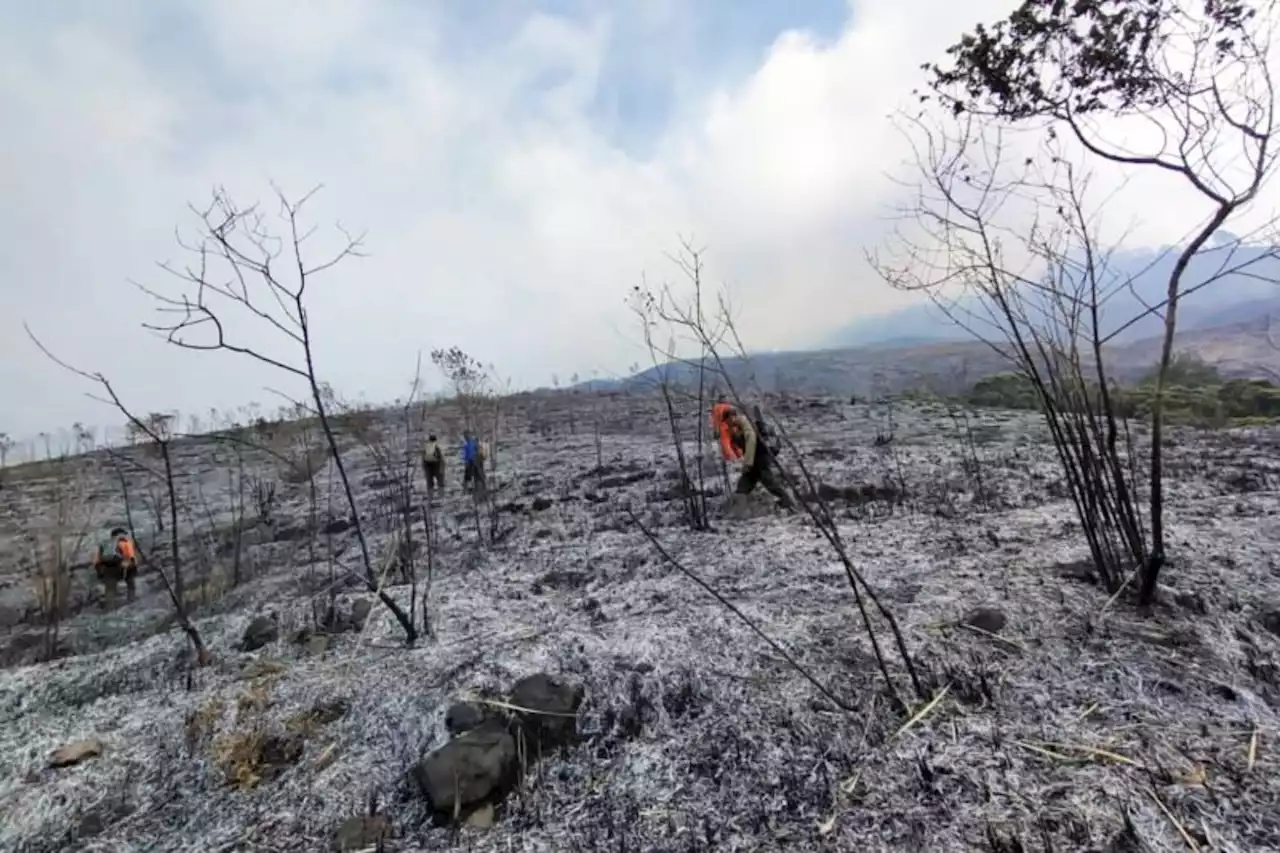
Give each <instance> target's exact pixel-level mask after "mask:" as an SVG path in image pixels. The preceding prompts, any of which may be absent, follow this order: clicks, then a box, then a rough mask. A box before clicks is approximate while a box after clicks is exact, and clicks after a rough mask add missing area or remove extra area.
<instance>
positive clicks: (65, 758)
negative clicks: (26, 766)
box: [49, 737, 103, 767]
mask: <svg viewBox="0 0 1280 853" xmlns="http://www.w3.org/2000/svg"><path fill="white" fill-rule="evenodd" d="M102 749H103V745H102V741H100V740H98V739H97V738H96V737H91V738H85V739H83V740H77V741H73V742H72V743H69V744H67V745H66V746H60V747H58V748H57V749H55V750H54V751H53V754H52V755H51V756H49V766H50V767H71V766H72V765H75V764H79V763H80V762H81V761H84V760H85V759H88V758H96V757H97V756H99V755H101V754H102Z"/></svg>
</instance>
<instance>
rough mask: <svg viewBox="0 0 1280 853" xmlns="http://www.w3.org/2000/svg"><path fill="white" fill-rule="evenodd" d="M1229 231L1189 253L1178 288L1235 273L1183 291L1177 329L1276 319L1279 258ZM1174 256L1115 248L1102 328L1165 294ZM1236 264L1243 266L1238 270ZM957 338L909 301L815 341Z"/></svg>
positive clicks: (1155, 318) (1144, 323)
mask: <svg viewBox="0 0 1280 853" xmlns="http://www.w3.org/2000/svg"><path fill="white" fill-rule="evenodd" d="M1230 239H1233V238H1229V235H1224V238H1223V240H1221V241H1220V243H1219V245H1218V246H1217V247H1215V248H1211V249H1207V250H1205V251H1203V252H1201V253H1200V254H1198V255H1196V256H1195V257H1194V258H1193V259H1192V261H1191V264H1190V266H1189V267H1188V268H1187V272H1186V273H1185V276H1184V278H1183V285H1182V288H1183V290H1184V291H1187V290H1191V289H1192V288H1194V287H1196V286H1198V285H1201V284H1203V283H1204V282H1206V281H1209V280H1210V279H1212V278H1213V277H1214V276H1215V275H1217V274H1218V273H1219V272H1220V271H1221V270H1223V269H1234V270H1240V271H1238V272H1233V273H1230V274H1224V275H1223V276H1222V277H1221V278H1220V279H1219V280H1217V281H1213V282H1212V283H1211V284H1208V285H1207V286H1205V287H1203V288H1202V289H1200V290H1196V291H1194V292H1192V293H1188V294H1187V295H1186V296H1184V297H1183V298H1182V299H1180V300H1179V302H1178V316H1179V320H1178V325H1179V328H1182V329H1196V328H1208V327H1212V326H1221V325H1226V324H1229V323H1237V322H1245V321H1248V320H1251V319H1254V318H1256V317H1258V316H1261V315H1262V314H1271V315H1274V316H1277V317H1280V258H1278V257H1276V255H1275V252H1276V250H1275V249H1274V248H1272V247H1270V246H1251V245H1244V246H1238V245H1231V244H1230V242H1229V240H1230ZM1175 261H1176V258H1175V256H1174V253H1173V252H1172V251H1169V250H1167V249H1166V250H1161V251H1128V252H1123V251H1122V252H1116V253H1114V254H1113V255H1112V257H1111V259H1110V262H1109V269H1110V270H1111V272H1112V274H1114V275H1115V276H1117V278H1118V279H1119V280H1125V279H1129V280H1131V286H1130V287H1129V288H1125V289H1121V290H1120V291H1119V292H1117V293H1115V294H1114V295H1112V296H1111V297H1110V298H1108V300H1107V302H1106V304H1105V305H1104V306H1103V310H1102V326H1103V328H1104V329H1105V330H1107V331H1108V332H1110V331H1111V330H1115V329H1118V328H1119V327H1120V326H1122V325H1123V324H1124V323H1125V322H1127V321H1128V320H1130V319H1131V318H1133V317H1135V316H1137V315H1139V314H1141V313H1142V312H1143V311H1144V310H1146V308H1147V307H1148V306H1153V305H1159V304H1161V303H1162V302H1163V300H1164V298H1165V291H1166V289H1167V287H1168V282H1169V276H1170V274H1171V273H1172V271H1173V265H1174V263H1175ZM1242 268H1243V269H1242ZM959 307H960V309H961V310H962V311H964V310H966V309H967V310H971V311H976V312H977V313H978V314H979V316H986V312H985V310H984V309H982V308H981V307H980V305H979V303H978V302H977V300H974V299H972V298H966V299H961V300H960V302H959ZM1162 328H1163V320H1162V319H1161V315H1160V314H1148V315H1147V316H1145V317H1143V318H1142V319H1141V320H1139V321H1137V322H1135V323H1133V324H1132V325H1131V326H1128V327H1127V328H1125V329H1124V331H1122V332H1120V333H1119V334H1118V335H1116V338H1115V340H1116V342H1117V343H1127V342H1131V341H1137V340H1141V339H1142V338H1146V337H1150V336H1153V335H1158V334H1160V333H1161V331H1162ZM898 339H903V340H916V341H921V342H923V341H924V340H932V341H937V342H942V341H961V340H969V339H970V335H969V333H968V332H966V331H965V330H964V329H962V328H960V327H958V326H957V325H956V324H955V323H954V322H952V320H951V319H950V318H949V317H947V316H946V314H945V313H944V312H943V311H942V310H941V309H940V308H938V307H937V306H936V305H934V304H933V303H931V302H925V303H923V304H919V305H911V306H908V307H906V308H901V309H899V310H897V311H890V312H887V313H885V314H880V315H877V316H872V317H859V318H858V319H856V320H854V321H852V322H850V323H849V324H847V325H845V326H843V327H842V328H840V329H838V330H837V331H836V332H835V333H833V334H831V335H829V336H827V337H825V338H824V339H822V340H820V341H817V342H816V343H817V345H818V346H821V347H852V346H871V345H886V344H889V343H891V342H893V341H895V340H898Z"/></svg>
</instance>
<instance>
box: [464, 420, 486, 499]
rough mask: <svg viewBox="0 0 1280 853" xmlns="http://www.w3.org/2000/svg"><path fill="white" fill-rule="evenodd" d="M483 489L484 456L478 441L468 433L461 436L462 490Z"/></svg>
mask: <svg viewBox="0 0 1280 853" xmlns="http://www.w3.org/2000/svg"><path fill="white" fill-rule="evenodd" d="M468 487H478V488H481V489H483V488H484V454H483V453H482V452H481V450H480V441H479V439H477V438H476V437H475V436H474V435H472V434H471V432H470V431H467V432H464V433H463V434H462V488H463V491H466V490H467V488H468Z"/></svg>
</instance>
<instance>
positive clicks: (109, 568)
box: [93, 527, 138, 609]
mask: <svg viewBox="0 0 1280 853" xmlns="http://www.w3.org/2000/svg"><path fill="white" fill-rule="evenodd" d="M93 569H94V571H95V572H96V573H97V575H98V580H100V581H102V587H103V606H104V607H105V608H106V609H111V608H112V607H113V606H114V605H115V602H116V595H117V592H118V589H119V584H120V581H122V580H123V581H124V584H125V590H126V595H127V596H128V600H129V601H130V602H132V601H133V600H134V596H135V593H136V589H135V585H134V579H135V578H136V577H137V575H138V547H137V545H136V544H135V543H134V541H133V538H132V537H131V536H129V531H127V530H125V529H124V528H123V527H113V528H111V533H110V534H108V536H107V538H106V539H104V540H103V541H102V542H100V543H99V544H98V548H97V550H96V551H94V554H93Z"/></svg>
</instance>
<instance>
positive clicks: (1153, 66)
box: [896, 0, 1277, 603]
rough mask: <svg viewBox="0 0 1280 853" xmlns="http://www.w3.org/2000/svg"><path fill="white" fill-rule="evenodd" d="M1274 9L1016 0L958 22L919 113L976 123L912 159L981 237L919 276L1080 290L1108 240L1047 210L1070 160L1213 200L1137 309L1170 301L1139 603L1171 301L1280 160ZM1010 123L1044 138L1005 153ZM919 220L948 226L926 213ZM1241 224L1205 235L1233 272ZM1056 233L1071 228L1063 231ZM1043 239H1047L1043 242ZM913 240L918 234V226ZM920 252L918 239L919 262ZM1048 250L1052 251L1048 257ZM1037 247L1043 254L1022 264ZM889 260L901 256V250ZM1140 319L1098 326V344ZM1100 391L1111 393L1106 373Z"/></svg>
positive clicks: (1156, 476) (947, 213)
mask: <svg viewBox="0 0 1280 853" xmlns="http://www.w3.org/2000/svg"><path fill="white" fill-rule="evenodd" d="M1275 23H1276V16H1275V5H1274V3H1273V2H1264V3H1261V4H1251V3H1246V2H1243V0H1214V2H1203V3H1202V2H1197V0H1154V2H1150V3H1127V2H1121V0H1097V1H1096V2H1089V3H1075V4H1068V3H1060V2H1056V0H1024V2H1023V3H1022V4H1021V5H1020V6H1019V8H1018V9H1017V10H1016V11H1014V12H1013V13H1012V14H1011V15H1009V17H1008V18H1006V19H1004V20H1002V21H999V22H998V23H996V24H994V25H992V26H984V25H979V26H977V27H975V29H974V30H973V32H971V33H967V34H965V35H964V36H962V37H961V39H960V40H959V41H958V42H956V44H955V45H954V46H952V47H951V48H950V49H949V50H948V58H947V60H946V67H943V66H942V65H932V66H927V73H928V76H929V80H928V87H927V88H928V90H927V92H926V93H924V94H921V95H920V101H921V103H922V105H923V109H922V111H921V114H920V115H919V116H917V117H915V118H914V119H913V121H914V122H915V126H916V128H917V129H919V128H920V127H921V126H925V127H926V128H927V129H932V128H929V127H928V124H931V125H939V124H941V123H943V122H947V121H954V120H956V118H957V117H958V118H959V119H960V120H961V121H962V122H964V123H965V125H966V129H965V130H964V131H961V132H947V131H945V130H944V131H935V132H933V133H932V135H928V136H927V138H928V139H929V140H931V141H926V142H917V143H916V144H917V147H916V152H917V157H916V160H917V163H916V164H914V165H920V164H921V163H923V164H924V167H923V168H922V172H923V175H922V181H921V183H923V184H924V185H926V186H928V187H930V188H931V190H932V191H933V193H934V196H933V199H932V200H931V201H930V206H931V207H932V212H933V213H934V214H940V215H941V216H943V217H944V222H945V223H946V226H945V227H947V228H949V229H951V231H952V234H953V237H954V238H955V239H953V240H952V243H954V242H956V240H963V241H967V242H968V245H969V246H970V249H971V252H970V254H969V255H968V256H967V258H966V259H965V260H963V261H961V262H959V264H958V266H961V267H963V268H964V271H963V272H959V271H956V270H954V269H948V268H947V262H946V261H945V260H940V259H939V257H938V256H937V255H936V254H935V255H931V256H930V257H929V258H928V259H927V261H928V263H930V264H933V265H935V266H936V267H938V268H941V269H943V270H946V271H947V272H948V275H947V276H945V277H943V278H941V279H938V275H937V273H933V274H924V275H922V276H920V278H922V279H928V278H930V277H931V276H932V277H933V278H935V279H938V280H935V282H934V284H936V285H939V286H948V287H950V286H953V285H956V284H960V285H963V284H964V283H965V279H966V278H970V279H971V278H972V277H974V276H978V277H982V276H984V275H985V277H986V278H987V279H988V280H990V279H992V278H1000V279H1001V284H1000V287H1002V288H1004V290H1005V292H1006V293H1011V292H1012V291H1011V290H1010V288H1011V287H1017V288H1022V289H1023V291H1022V292H1020V293H1019V295H1018V297H1017V298H1018V299H1020V300H1021V301H1022V302H1024V303H1028V304H1029V303H1030V302H1031V299H1032V297H1033V296H1034V297H1035V299H1037V300H1038V301H1039V302H1040V303H1042V304H1043V303H1045V302H1054V301H1055V300H1061V299H1069V298H1071V296H1070V295H1069V294H1070V292H1071V290H1072V288H1073V287H1074V286H1078V285H1079V283H1080V282H1081V280H1082V279H1083V280H1086V281H1087V280H1088V279H1089V278H1090V277H1091V276H1093V275H1094V274H1095V273H1096V272H1097V271H1098V269H1099V267H1100V266H1101V265H1103V263H1104V262H1103V261H1102V260H1101V259H1100V258H1099V257H1098V255H1099V254H1105V250H1104V249H1103V244H1102V243H1101V242H1100V241H1099V240H1098V239H1097V235H1096V233H1094V232H1095V231H1096V230H1097V221H1096V209H1095V210H1091V211H1090V216H1088V217H1086V218H1085V220H1084V221H1083V222H1077V221H1073V216H1074V214H1075V213H1078V212H1079V211H1078V209H1073V207H1072V206H1068V207H1067V208H1066V210H1065V211H1064V212H1062V213H1056V219H1055V220H1054V221H1052V223H1050V222H1049V221H1047V218H1052V217H1053V216H1054V215H1055V212H1056V211H1055V209H1056V206H1057V204H1058V203H1061V201H1062V199H1063V198H1064V197H1069V196H1070V195H1071V194H1072V193H1073V192H1076V193H1078V191H1079V190H1080V188H1081V187H1082V186H1083V185H1084V184H1087V177H1088V176H1087V175H1086V174H1083V173H1081V172H1080V171H1079V170H1078V169H1077V170H1075V171H1073V170H1072V169H1069V168H1067V165H1068V164H1069V163H1077V164H1078V163H1080V162H1082V161H1089V160H1092V161H1093V162H1095V163H1107V164H1110V165H1111V166H1116V167H1120V168H1123V169H1128V170H1130V172H1131V173H1136V172H1138V171H1143V172H1146V173H1149V174H1152V175H1163V176H1166V177H1168V178H1170V179H1172V180H1173V181H1175V182H1176V183H1179V184H1180V185H1182V186H1184V187H1188V188H1191V189H1192V190H1193V191H1194V192H1196V193H1197V194H1198V195H1199V197H1200V198H1201V199H1203V201H1204V202H1205V204H1206V206H1207V209H1208V211H1209V212H1208V214H1207V215H1206V216H1204V217H1203V218H1199V217H1197V216H1195V215H1194V214H1192V215H1191V217H1192V218H1194V219H1195V220H1198V221H1190V222H1189V225H1190V226H1191V228H1190V231H1189V235H1188V237H1187V239H1186V241H1185V243H1184V244H1183V245H1182V246H1180V247H1178V248H1176V249H1175V250H1173V254H1174V256H1175V260H1174V264H1173V267H1172V270H1171V272H1170V273H1169V276H1168V281H1167V287H1166V293H1165V298H1164V299H1163V300H1162V301H1161V302H1160V303H1159V304H1157V305H1152V306H1149V308H1148V309H1147V310H1146V311H1144V312H1143V316H1145V315H1147V314H1157V315H1159V314H1161V313H1162V314H1163V321H1164V335H1163V345H1162V349H1161V358H1160V368H1159V372H1158V374H1157V380H1156V390H1155V401H1154V403H1153V405H1152V414H1151V449H1150V466H1149V476H1148V478H1149V515H1150V523H1151V537H1150V540H1151V541H1150V547H1149V548H1147V549H1145V555H1144V556H1143V562H1142V572H1141V573H1142V585H1141V590H1140V595H1139V599H1140V601H1141V602H1143V603H1147V602H1150V601H1151V600H1152V599H1153V597H1154V595H1155V592H1156V588H1157V581H1158V578H1159V574H1160V570H1161V568H1162V567H1163V565H1164V564H1165V560H1166V548H1165V544H1166V543H1165V532H1164V512H1163V503H1164V497H1163V494H1164V493H1163V466H1162V458H1163V457H1162V452H1163V423H1164V414H1163V412H1164V395H1165V387H1166V376H1167V373H1168V369H1169V364H1170V361H1171V359H1172V356H1173V344H1174V336H1175V333H1176V329H1177V314H1178V305H1179V300H1180V299H1181V298H1182V297H1183V296H1185V295H1187V293H1189V292H1191V291H1192V290H1196V289H1199V288H1201V287H1204V286H1207V285H1208V284H1210V283H1212V282H1213V281H1218V280H1221V278H1222V277H1223V275H1224V274H1225V270H1220V271H1219V273H1217V274H1215V275H1212V276H1209V277H1208V279H1207V280H1204V281H1199V282H1193V281H1188V280H1187V279H1188V269H1189V267H1190V265H1191V263H1192V261H1193V260H1194V259H1196V258H1197V257H1198V256H1202V255H1204V254H1205V253H1206V252H1207V251H1209V248H1208V247H1209V244H1210V242H1211V238H1213V237H1214V236H1215V235H1217V236H1218V237H1219V239H1220V241H1221V240H1222V239H1223V234H1222V230H1221V229H1222V228H1223V227H1224V226H1225V225H1227V224H1230V223H1232V222H1236V221H1238V220H1239V218H1240V216H1241V214H1243V213H1245V212H1246V211H1247V210H1248V209H1249V208H1250V206H1251V205H1252V204H1253V203H1254V201H1255V200H1256V199H1257V197H1258V194H1259V191H1260V190H1261V189H1262V187H1263V186H1264V185H1266V184H1267V183H1268V181H1269V180H1270V178H1271V176H1272V175H1273V174H1274V171H1275V163H1276V153H1277V152H1276V146H1275V145H1274V140H1273V135H1274V132H1275V90H1274V84H1273V81H1272V77H1271V73H1270V69H1269V66H1268V51H1269V49H1270V44H1271V33H1272V30H1273V28H1274V26H1275ZM935 105H936V109H935ZM926 123H928V124H926ZM1015 134H1017V135H1019V136H1025V137H1028V138H1032V139H1034V140H1035V142H1034V143H1033V144H1034V145H1035V146H1036V147H1035V148H1034V149H1032V150H1031V151H1029V152H1023V154H1022V156H1020V157H1017V158H1016V159H1013V158H1008V152H1007V143H1008V140H1009V139H1010V138H1012V137H1013V136H1014V135H1015ZM944 139H946V140H948V141H946V142H942V141H940V140H944ZM930 145H933V146H934V148H929V146H930ZM921 147H923V148H924V149H925V153H924V154H923V155H921V154H920V152H921ZM993 152H994V153H996V154H999V155H1001V156H1004V157H1006V159H1005V160H1004V161H1002V162H1001V163H1000V164H999V166H1000V168H992V163H991V159H990V158H991V156H992V154H993ZM939 174H942V175H945V176H946V179H947V180H946V183H945V185H944V186H939V183H940V182H939V181H938V180H937V179H936V178H937V176H938V175H939ZM975 180H976V181H978V182H980V183H981V184H982V185H983V186H982V190H981V195H982V197H983V198H984V199H985V203H986V206H985V207H981V206H980V207H977V208H975V207H974V206H973V205H974V197H973V196H972V195H964V194H963V193H962V190H966V189H967V186H966V184H967V182H971V181H975ZM1015 204H1018V205H1022V208H1023V214H1022V218H1023V223H1022V225H1021V227H1018V226H1017V225H1006V226H1005V227H1003V228H1001V227H998V226H996V225H995V223H994V222H993V220H994V219H996V218H998V216H999V214H1000V212H1001V207H1000V205H1004V206H1005V208H1007V209H1012V205H1015ZM1028 205H1029V206H1030V207H1031V208H1033V209H1032V211H1031V212H1030V213H1028V212H1027V211H1026V209H1025V208H1026V207H1027V206H1028ZM1078 207H1079V205H1075V206H1074V208H1078ZM917 212H918V211H917ZM974 214H977V215H978V216H979V217H980V218H981V219H982V220H983V222H984V223H985V225H984V229H983V230H982V231H975V230H974V228H975V224H974V221H973V218H974ZM1076 218H1078V217H1076ZM961 221H963V224H960V223H961ZM923 225H924V227H925V228H926V229H927V228H929V227H943V226H942V225H940V224H939V223H938V222H936V221H935V222H932V223H931V222H929V221H927V220H926V221H924V223H923ZM1268 230H1270V229H1269V228H1268ZM1064 233H1065V234H1067V235H1069V237H1067V236H1063V235H1064ZM1255 236H1256V232H1255ZM1246 239H1248V238H1247V237H1246V238H1235V239H1228V240H1227V242H1228V244H1229V245H1225V246H1224V245H1222V244H1221V243H1220V244H1219V245H1217V246H1215V247H1213V249H1212V251H1214V252H1215V253H1217V255H1218V256H1219V257H1224V256H1225V257H1226V258H1227V260H1226V261H1224V262H1223V267H1224V268H1226V267H1234V269H1232V272H1234V273H1236V274H1240V275H1248V274H1249V270H1248V269H1247V266H1248V265H1249V264H1248V263H1245V264H1241V263H1239V262H1238V261H1234V260H1232V258H1233V257H1234V254H1235V253H1234V251H1233V249H1235V248H1239V247H1240V246H1241V245H1243V243H1244V241H1245V240H1246ZM1064 240H1070V241H1071V242H1070V244H1069V245H1064V244H1063V241H1064ZM984 243H985V245H984ZM1046 243H1053V244H1054V245H1053V247H1052V248H1051V249H1046V245H1045V244H1046ZM915 246H916V248H920V246H921V243H920V242H919V240H918V239H917V240H916V242H915ZM1012 246H1018V247H1019V248H1020V249H1021V250H1022V251H1021V254H1022V255H1023V257H1022V258H1020V259H1019V258H1015V257H1014V254H1015V252H1014V250H1013V249H1012ZM931 248H932V249H933V250H934V251H935V252H940V251H944V250H943V249H941V248H940V247H938V246H933V247H931ZM947 248H951V247H950V246H948V247H947ZM921 254H922V253H920V252H917V253H916V255H917V260H920V257H919V256H920V255H921ZM1046 254H1047V255H1051V256H1053V259H1054V263H1053V264H1051V265H1050V266H1049V268H1047V269H1046V268H1045V266H1044V261H1045V260H1046V258H1045V256H1046ZM984 259H985V261H986V267H987V268H986V269H985V270H983V269H982V263H983V260H984ZM1037 260H1038V261H1040V262H1041V265H1040V267H1038V268H1032V267H1030V266H1028V263H1029V262H1031V263H1033V262H1035V261H1037ZM896 266H897V267H898V270H899V271H901V264H898V265H896ZM953 266H954V265H953ZM975 268H976V269H975ZM1064 279H1069V280H1070V282H1071V283H1070V284H1068V283H1067V281H1064ZM1095 292H1099V294H1100V291H1095ZM1104 298H1105V297H1103V296H1101V295H1099V300H1100V301H1101V300H1103V299H1104ZM1001 312H1002V313H1007V312H1004V310H1003V308H1001ZM1136 321H1137V318H1130V319H1128V320H1126V321H1125V322H1124V323H1122V324H1121V325H1120V327H1119V328H1115V329H1109V330H1104V331H1102V332H1100V333H1098V334H1097V335H1096V337H1097V343H1098V345H1099V347H1098V348H1099V350H1100V347H1101V345H1103V344H1105V343H1106V342H1107V341H1109V340H1111V339H1113V338H1114V337H1115V335H1117V334H1119V333H1120V332H1121V331H1123V329H1125V328H1127V327H1128V326H1129V325H1131V324H1132V323H1133V322H1136ZM1062 331H1072V330H1071V329H1069V328H1064V329H1062ZM1059 344H1060V346H1058V347H1057V349H1058V350H1063V349H1065V350H1066V352H1067V353H1069V352H1071V346H1072V345H1068V344H1066V343H1065V342H1059ZM1098 357H1099V358H1100V355H1099V356H1098ZM1098 394H1099V395H1106V394H1107V391H1106V383H1105V382H1104V383H1102V384H1101V386H1100V387H1099V390H1098Z"/></svg>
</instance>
